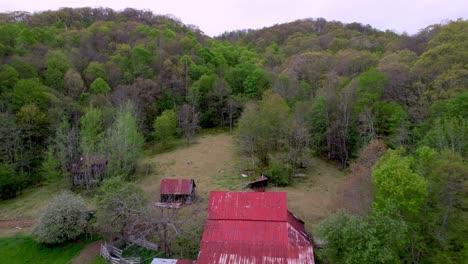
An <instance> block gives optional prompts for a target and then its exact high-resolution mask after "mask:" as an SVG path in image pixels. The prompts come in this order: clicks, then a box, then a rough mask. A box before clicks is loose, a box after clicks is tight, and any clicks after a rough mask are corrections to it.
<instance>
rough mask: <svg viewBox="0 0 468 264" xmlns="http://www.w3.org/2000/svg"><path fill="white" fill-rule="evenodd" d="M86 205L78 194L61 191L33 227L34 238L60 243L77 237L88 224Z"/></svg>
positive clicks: (45, 241) (44, 241) (43, 241)
mask: <svg viewBox="0 0 468 264" xmlns="http://www.w3.org/2000/svg"><path fill="white" fill-rule="evenodd" d="M87 217H88V214H87V213H86V205H85V203H84V201H83V199H81V198H80V197H79V196H76V195H75V194H73V193H70V192H63V193H61V194H59V195H57V196H55V197H54V198H52V199H51V201H50V202H49V204H48V205H47V209H46V210H45V211H44V213H43V215H42V216H41V218H40V219H39V223H38V224H37V225H36V226H35V227H34V230H33V236H34V238H35V239H36V240H37V241H38V242H40V243H44V244H60V243H63V242H66V241H69V240H73V239H75V238H77V237H78V236H79V235H81V234H83V233H84V232H85V228H86V226H87V224H88V221H87Z"/></svg>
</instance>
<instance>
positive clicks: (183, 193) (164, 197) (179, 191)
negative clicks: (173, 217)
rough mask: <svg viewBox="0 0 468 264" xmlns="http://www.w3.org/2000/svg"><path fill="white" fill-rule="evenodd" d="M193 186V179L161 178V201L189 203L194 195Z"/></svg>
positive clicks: (194, 186)
mask: <svg viewBox="0 0 468 264" xmlns="http://www.w3.org/2000/svg"><path fill="white" fill-rule="evenodd" d="M195 188H196V185H195V180H193V179H162V180H161V188H160V193H161V203H181V204H191V203H192V202H193V200H194V199H195V196H196V193H195Z"/></svg>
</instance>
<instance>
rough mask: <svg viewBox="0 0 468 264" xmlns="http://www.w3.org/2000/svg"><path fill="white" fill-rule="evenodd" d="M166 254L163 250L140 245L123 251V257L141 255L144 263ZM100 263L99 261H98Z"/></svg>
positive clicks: (148, 263)
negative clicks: (158, 250)
mask: <svg viewBox="0 0 468 264" xmlns="http://www.w3.org/2000/svg"><path fill="white" fill-rule="evenodd" d="M163 256H164V255H163V253H162V252H157V251H153V250H149V249H146V248H142V247H139V246H131V247H130V248H128V249H126V250H124V251H123V252H122V257H124V258H125V257H127V258H128V257H140V258H141V260H142V263H143V264H150V263H151V261H153V258H162V257H163ZM98 263H99V262H98Z"/></svg>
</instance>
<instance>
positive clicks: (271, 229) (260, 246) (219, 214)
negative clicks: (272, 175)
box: [196, 192, 314, 264]
mask: <svg viewBox="0 0 468 264" xmlns="http://www.w3.org/2000/svg"><path fill="white" fill-rule="evenodd" d="M196 263H197V264H208V263H213V264H215V263H223V264H224V263H233V264H234V263H246V264H247V263H284V264H305V263H314V254H313V248H312V245H311V243H310V241H309V237H308V235H307V234H306V233H305V228H304V222H302V221H301V220H300V219H299V218H297V217H296V216H295V215H293V214H292V213H290V212H289V211H288V209H287V207H286V193H284V192H264V193H259V192H211V193H210V201H209V211H208V220H207V223H206V227H205V230H204V233H203V237H202V241H201V245H200V255H199V257H198V259H197V262H196Z"/></svg>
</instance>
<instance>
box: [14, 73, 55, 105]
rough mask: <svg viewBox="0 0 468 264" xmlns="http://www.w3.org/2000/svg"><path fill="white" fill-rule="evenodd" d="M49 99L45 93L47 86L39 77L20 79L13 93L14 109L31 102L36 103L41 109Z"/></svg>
mask: <svg viewBox="0 0 468 264" xmlns="http://www.w3.org/2000/svg"><path fill="white" fill-rule="evenodd" d="M48 101H49V99H48V97H47V95H46V93H45V86H44V85H42V83H41V82H40V81H39V79H36V78H34V79H25V80H19V81H18V82H17V83H16V86H15V88H14V89H13V92H12V94H11V103H12V108H13V110H14V111H18V110H19V109H21V107H23V106H25V105H29V104H35V105H36V106H38V107H39V108H40V109H45V108H46V106H47V103H48Z"/></svg>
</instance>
